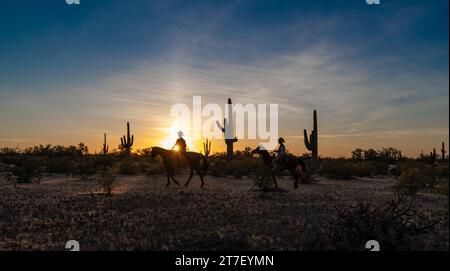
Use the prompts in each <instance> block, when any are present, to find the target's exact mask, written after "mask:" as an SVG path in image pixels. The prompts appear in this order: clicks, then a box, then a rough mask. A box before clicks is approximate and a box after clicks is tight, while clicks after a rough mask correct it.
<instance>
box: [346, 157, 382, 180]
mask: <svg viewBox="0 0 450 271" xmlns="http://www.w3.org/2000/svg"><path fill="white" fill-rule="evenodd" d="M350 171H351V174H352V175H354V176H358V177H373V176H374V175H375V174H376V173H377V168H376V167H375V166H374V163H372V162H367V161H362V162H353V163H351V169H350Z"/></svg>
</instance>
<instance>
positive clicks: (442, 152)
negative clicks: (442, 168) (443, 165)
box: [441, 142, 447, 160]
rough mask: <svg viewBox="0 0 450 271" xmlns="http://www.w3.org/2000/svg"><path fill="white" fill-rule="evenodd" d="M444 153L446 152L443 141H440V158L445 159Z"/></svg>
mask: <svg viewBox="0 0 450 271" xmlns="http://www.w3.org/2000/svg"><path fill="white" fill-rule="evenodd" d="M446 153H447V152H446V151H445V142H442V149H441V155H442V160H445V154H446Z"/></svg>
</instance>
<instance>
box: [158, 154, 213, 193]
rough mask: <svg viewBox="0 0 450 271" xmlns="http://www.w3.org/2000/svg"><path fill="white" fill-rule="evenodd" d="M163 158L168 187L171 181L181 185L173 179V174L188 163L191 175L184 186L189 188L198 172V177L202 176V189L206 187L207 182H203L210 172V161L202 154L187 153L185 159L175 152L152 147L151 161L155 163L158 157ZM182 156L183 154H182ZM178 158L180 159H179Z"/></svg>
mask: <svg viewBox="0 0 450 271" xmlns="http://www.w3.org/2000/svg"><path fill="white" fill-rule="evenodd" d="M158 155H159V156H161V158H162V160H163V165H164V168H165V169H166V173H167V184H166V186H169V185H170V180H172V181H174V183H176V184H177V185H180V183H179V182H178V181H177V180H175V178H174V177H173V174H174V172H175V168H176V167H177V166H178V167H185V166H186V163H185V162H187V164H188V165H189V166H190V170H191V171H190V175H189V179H188V180H187V182H186V184H185V185H184V186H188V185H189V182H190V181H191V180H192V178H193V177H194V172H197V174H198V176H200V180H201V181H202V184H201V187H203V186H204V185H205V182H204V180H203V176H204V175H205V174H206V172H207V171H208V161H207V158H206V156H204V155H203V154H201V153H197V152H185V153H184V156H185V157H186V158H185V159H183V158H181V157H179V156H178V155H180V153H179V152H177V151H173V150H167V149H164V148H161V147H152V151H151V160H152V161H154V160H155V158H156V156H158ZM181 155H182V154H181ZM181 155H180V156H181ZM177 156H178V157H179V158H180V159H177Z"/></svg>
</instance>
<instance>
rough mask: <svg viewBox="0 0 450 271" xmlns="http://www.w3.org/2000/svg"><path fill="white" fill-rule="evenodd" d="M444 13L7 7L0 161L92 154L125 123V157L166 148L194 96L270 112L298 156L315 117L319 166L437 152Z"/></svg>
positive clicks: (443, 111)
mask: <svg viewBox="0 0 450 271" xmlns="http://www.w3.org/2000/svg"><path fill="white" fill-rule="evenodd" d="M448 5H449V2H448V0H436V1H429V0H423V1H414V0H408V1H407V0H405V1H400V0H398V1H396V0H381V4H380V5H367V4H366V2H365V0H340V1H329V0H327V1H325V0H323V1H320V0H319V1H318V0H308V1H306V0H305V1H299V0H297V1H233V0H230V1H200V0H199V1H172V0H166V1H144V0H142V1H141V0H133V1H123V0H122V1H120V0H81V4H80V5H67V4H66V3H65V0H40V1H29V0H5V1H2V3H1V6H0V147H4V146H9V147H27V146H33V145H37V144H52V145H58V144H60V145H69V144H77V143H79V142H84V143H86V144H87V145H88V146H89V148H90V150H91V152H94V151H96V150H97V151H98V150H100V148H101V144H102V142H103V133H107V134H108V143H109V145H110V148H117V146H118V145H119V143H120V136H122V135H123V134H125V133H126V122H127V121H129V122H130V123H131V129H132V133H133V134H134V135H135V146H134V149H136V148H143V147H149V146H152V145H167V144H168V143H167V142H172V141H173V140H174V139H175V138H176V136H177V135H176V132H177V130H178V127H174V125H173V121H174V120H173V118H171V117H170V115H169V113H170V108H171V106H172V105H173V104H176V103H186V104H187V105H192V97H193V96H194V95H199V96H202V99H203V102H204V103H205V104H206V103H218V104H221V105H222V106H225V103H226V100H227V98H228V97H231V98H232V99H233V102H235V103H240V104H244V105H245V104H247V103H254V104H278V105H279V131H280V136H283V137H284V138H285V139H286V142H287V148H288V150H290V151H291V152H293V153H296V154H301V153H304V152H306V149H305V147H304V144H303V129H304V128H307V129H308V131H310V130H311V128H312V115H313V110H314V109H317V111H318V117H319V144H320V145H319V153H320V154H321V155H323V156H341V155H342V156H348V155H350V151H351V150H353V149H355V148H357V147H362V148H369V147H372V148H376V149H378V148H381V147H382V146H386V147H388V146H393V147H397V148H399V149H401V150H402V151H403V153H404V154H406V155H410V156H417V155H418V154H419V153H420V151H421V150H422V149H423V150H424V151H425V152H430V151H431V150H432V149H433V147H435V148H437V149H438V150H439V149H440V145H441V142H442V141H445V142H446V145H447V146H448V145H449V144H448V137H449V125H448V122H449V75H448V72H449V43H448V42H449V40H448V34H449V28H448V22H449V15H448V8H449V7H448ZM188 132H189V131H187V133H188ZM188 143H190V144H191V149H193V150H197V151H200V141H197V142H188ZM256 144H257V142H255V141H248V140H245V139H241V140H240V141H239V142H238V143H237V144H236V147H235V148H237V149H241V148H243V147H245V146H252V147H255V146H256ZM224 148H225V144H224V142H223V140H215V141H213V151H223V150H224Z"/></svg>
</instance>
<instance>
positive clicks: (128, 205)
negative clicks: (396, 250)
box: [0, 175, 449, 250]
mask: <svg viewBox="0 0 450 271" xmlns="http://www.w3.org/2000/svg"><path fill="white" fill-rule="evenodd" d="M186 178H187V177H186V176H183V177H179V178H178V179H180V180H185V179H186ZM199 182H200V181H199V180H198V177H197V176H196V177H195V178H194V180H193V181H192V182H191V185H190V187H187V188H185V187H182V186H180V187H178V186H170V187H168V188H167V187H165V183H166V179H165V178H164V177H162V176H156V177H153V178H152V177H150V178H147V177H145V176H140V175H139V176H133V177H124V176H121V177H118V178H117V181H116V183H115V186H114V189H113V196H112V197H107V196H104V195H103V194H102V193H99V192H101V190H99V187H98V185H97V183H96V182H95V181H94V180H78V179H76V178H65V177H62V176H61V177H56V176H55V177H46V178H44V179H43V180H42V181H41V183H40V184H26V185H19V186H18V188H17V189H15V188H14V187H13V186H10V185H7V184H6V181H3V180H2V181H1V182H0V195H1V196H0V229H1V230H0V250H63V249H64V246H65V242H66V241H68V240H72V239H75V240H78V241H79V242H80V245H81V249H82V250H181V249H183V250H204V249H208V250H318V249H320V250H321V249H325V250H333V249H335V248H334V247H333V244H329V243H328V244H327V242H325V241H324V240H323V238H325V237H324V236H323V234H322V229H321V225H323V224H324V223H326V222H327V221H328V220H329V218H330V216H331V215H332V214H333V213H332V212H333V208H332V207H333V206H335V205H346V204H354V203H356V202H359V201H361V200H365V201H370V202H383V200H386V199H389V198H390V197H392V195H393V189H392V186H393V185H394V183H395V180H393V179H388V178H386V179H368V178H360V179H353V180H330V179H319V180H318V182H317V183H314V184H306V185H300V188H299V189H297V190H294V189H293V181H292V180H291V179H282V180H279V185H280V187H281V188H282V190H281V191H287V192H273V193H262V192H260V191H258V190H257V189H255V188H254V187H253V181H252V180H251V179H248V178H246V177H243V178H242V179H235V178H214V177H211V176H208V177H207V179H206V186H205V188H203V189H201V188H200V187H199V186H200V184H199ZM417 197H418V200H419V202H420V206H421V208H424V210H429V209H432V210H433V211H435V212H437V213H438V214H440V215H442V216H445V219H444V221H443V222H442V223H441V224H440V225H438V226H437V233H436V234H432V235H429V236H423V240H426V241H424V242H420V243H417V244H412V245H411V247H410V249H413V250H448V247H449V246H448V197H446V196H443V195H436V194H431V193H430V194H427V193H421V194H419V195H418V196H417ZM318 244H327V246H325V247H320V246H318ZM361 246H362V247H363V246H364V244H361Z"/></svg>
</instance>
